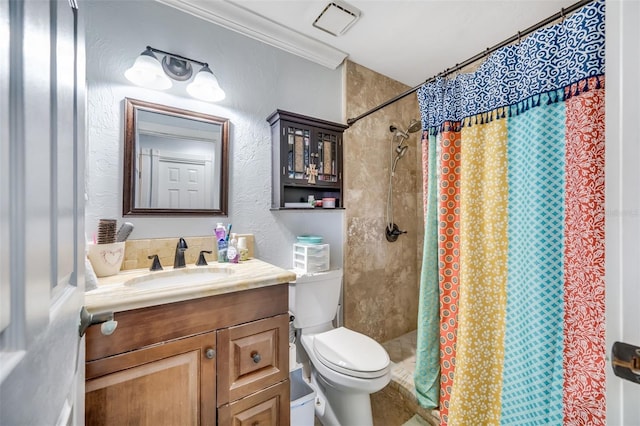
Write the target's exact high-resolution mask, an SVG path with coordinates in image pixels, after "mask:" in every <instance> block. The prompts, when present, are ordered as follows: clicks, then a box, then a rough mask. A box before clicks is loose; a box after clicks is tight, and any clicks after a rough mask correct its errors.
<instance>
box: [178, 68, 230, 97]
mask: <svg viewBox="0 0 640 426" xmlns="http://www.w3.org/2000/svg"><path fill="white" fill-rule="evenodd" d="M187 93H189V94H190V95H191V96H193V97H194V98H196V99H200V100H203V101H210V102H217V101H221V100H223V99H224V98H225V96H226V95H225V93H224V90H222V88H220V85H219V84H218V79H217V78H216V76H215V75H213V73H212V72H211V70H210V69H209V67H207V66H204V67H202V69H201V70H200V71H199V72H198V74H196V76H195V78H194V79H193V81H192V82H191V83H189V85H188V86H187Z"/></svg>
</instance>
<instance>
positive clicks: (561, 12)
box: [560, 7, 564, 22]
mask: <svg viewBox="0 0 640 426" xmlns="http://www.w3.org/2000/svg"><path fill="white" fill-rule="evenodd" d="M560 16H561V17H562V21H561V22H564V7H561V8H560Z"/></svg>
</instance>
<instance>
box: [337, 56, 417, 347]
mask: <svg viewBox="0 0 640 426" xmlns="http://www.w3.org/2000/svg"><path fill="white" fill-rule="evenodd" d="M344 84H345V90H346V105H345V114H346V117H345V121H346V119H347V118H351V117H355V116H358V115H359V114H361V113H363V112H365V111H367V110H369V109H370V108H373V107H375V106H377V105H379V104H381V103H382V102H384V101H386V100H388V99H390V98H393V97H394V96H396V95H397V94H399V93H402V92H404V91H405V90H407V89H409V87H407V86H405V85H404V84H402V83H399V82H397V81H395V80H391V79H389V78H388V77H385V76H383V75H381V74H378V73H375V72H373V71H371V70H369V69H367V68H365V67H363V66H361V65H358V64H356V63H353V62H349V61H347V63H346V64H345V79H344ZM412 118H415V119H418V120H419V119H420V114H419V109H418V102H417V100H416V96H415V94H412V95H409V96H407V97H406V98H404V99H402V100H400V101H398V102H396V103H394V104H391V105H389V106H387V107H385V108H383V109H382V110H379V111H377V112H375V113H373V114H372V115H370V116H368V117H366V118H364V119H362V120H360V121H358V122H357V123H355V124H354V125H353V126H351V127H350V128H349V129H348V130H347V131H346V132H345V135H344V148H343V150H344V174H345V175H344V194H343V198H344V201H345V207H346V216H345V222H346V245H345V255H344V273H345V275H344V305H343V313H344V323H345V326H346V327H348V328H351V329H353V330H356V331H359V332H362V333H364V334H366V335H368V336H370V337H372V338H374V339H375V340H377V341H379V342H384V341H386V340H389V339H392V338H395V337H397V336H400V335H402V334H404V333H406V332H408V331H411V330H414V329H415V328H416V321H417V313H418V290H419V276H420V272H419V271H420V262H421V259H422V238H423V233H424V225H423V223H424V222H423V217H422V184H421V182H422V168H421V151H420V134H421V132H416V133H413V134H412V135H411V137H410V139H409V140H408V141H407V142H408V145H409V150H408V152H407V153H406V154H405V156H404V157H403V158H402V159H401V160H400V161H399V162H398V165H397V167H396V173H395V176H394V177H393V205H394V213H393V216H394V222H395V223H396V224H397V225H398V226H399V228H400V229H402V230H406V231H407V233H406V234H404V235H401V236H400V237H399V238H398V240H397V241H396V242H394V243H390V242H388V241H387V240H386V238H385V232H384V230H385V223H386V220H385V211H386V204H387V191H388V188H389V172H390V169H391V158H393V157H391V158H390V151H391V149H392V148H395V146H396V144H395V143H393V146H392V142H391V136H392V133H391V132H390V131H389V125H390V124H391V123H394V124H396V125H397V126H398V127H401V128H406V127H407V125H408V123H409V121H410V120H411V119H412Z"/></svg>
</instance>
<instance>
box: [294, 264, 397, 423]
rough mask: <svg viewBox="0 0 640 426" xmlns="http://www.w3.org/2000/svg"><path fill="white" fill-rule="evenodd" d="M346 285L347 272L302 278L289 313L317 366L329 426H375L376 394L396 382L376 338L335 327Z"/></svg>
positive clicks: (319, 408)
mask: <svg viewBox="0 0 640 426" xmlns="http://www.w3.org/2000/svg"><path fill="white" fill-rule="evenodd" d="M341 285H342V271H341V270H336V271H328V272H324V273H316V274H309V275H298V278H297V279H296V281H295V282H294V283H291V284H290V290H289V309H290V310H291V311H292V313H293V315H294V317H295V319H294V327H296V328H298V329H300V332H299V333H300V343H301V346H302V349H303V351H304V353H305V354H306V355H307V357H308V358H309V361H310V364H311V365H310V367H311V377H310V380H311V385H312V386H313V387H314V388H315V390H316V391H317V393H318V403H317V404H316V416H317V417H318V418H319V419H320V421H321V422H322V424H323V425H325V426H330V425H331V426H333V425H342V426H350V425H358V426H367V425H372V424H373V420H372V416H371V401H370V394H371V393H374V392H377V391H379V390H381V389H382V388H384V387H385V386H386V385H387V384H388V383H389V381H390V379H391V374H390V367H389V364H390V361H389V355H388V354H387V352H386V351H385V350H384V348H383V347H382V346H381V345H380V344H379V343H378V342H376V341H375V340H373V339H372V338H370V337H368V336H365V335H364V334H361V333H358V332H355V331H353V330H349V329H348V328H345V327H338V328H334V327H333V325H332V323H331V320H332V319H333V317H334V316H335V314H336V311H337V308H338V301H339V296H340V288H341ZM296 312H298V313H299V315H298V314H297V313H296Z"/></svg>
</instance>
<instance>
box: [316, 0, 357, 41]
mask: <svg viewBox="0 0 640 426" xmlns="http://www.w3.org/2000/svg"><path fill="white" fill-rule="evenodd" d="M358 18H360V11H359V10H358V9H356V8H355V7H353V6H351V5H349V4H347V3H345V2H341V1H338V0H336V1H332V2H331V3H329V4H328V5H327V6H326V7H325V8H324V10H323V11H322V13H320V16H318V17H317V18H316V20H315V21H313V26H314V27H316V28H318V29H321V30H322V31H325V32H328V33H329V34H331V35H334V36H336V37H337V36H339V35H342V34H344V33H346V32H347V30H348V29H349V28H351V26H352V25H353V24H354V23H355V22H356V21H357V20H358Z"/></svg>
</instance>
